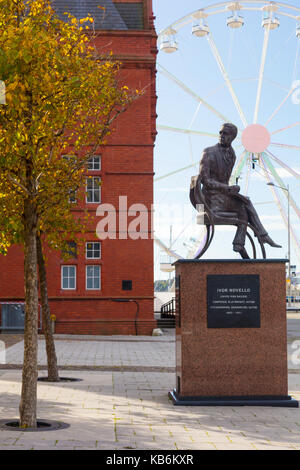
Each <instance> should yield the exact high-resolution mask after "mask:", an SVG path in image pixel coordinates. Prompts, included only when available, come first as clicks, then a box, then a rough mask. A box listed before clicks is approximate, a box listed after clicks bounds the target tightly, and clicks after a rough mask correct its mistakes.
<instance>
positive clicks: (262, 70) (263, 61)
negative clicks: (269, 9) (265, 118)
mask: <svg viewBox="0 0 300 470" xmlns="http://www.w3.org/2000/svg"><path fill="white" fill-rule="evenodd" d="M269 38H270V25H269V27H268V28H267V29H266V30H265V33H264V42H263V50H262V56H261V63H260V71H259V79H258V87H257V95H256V103H255V110H254V117H253V123H254V124H257V119H258V112H259V106H260V101H261V92H262V85H263V79H264V74H265V65H266V59H267V52H268V45H269Z"/></svg>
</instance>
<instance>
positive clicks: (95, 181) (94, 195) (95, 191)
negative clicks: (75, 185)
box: [86, 177, 101, 203]
mask: <svg viewBox="0 0 300 470" xmlns="http://www.w3.org/2000/svg"><path fill="white" fill-rule="evenodd" d="M100 184H101V179H100V178H98V177H93V178H88V179H87V181H86V192H87V195H86V202H88V203H92V202H94V203H95V202H100V200H101V188H100Z"/></svg>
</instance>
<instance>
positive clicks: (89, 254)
mask: <svg viewBox="0 0 300 470" xmlns="http://www.w3.org/2000/svg"><path fill="white" fill-rule="evenodd" d="M86 258H87V259H100V258H101V244H100V242H88V243H87V244H86Z"/></svg>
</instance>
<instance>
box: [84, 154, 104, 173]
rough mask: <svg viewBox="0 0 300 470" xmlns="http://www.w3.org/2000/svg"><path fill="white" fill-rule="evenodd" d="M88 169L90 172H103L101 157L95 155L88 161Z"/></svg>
mask: <svg viewBox="0 0 300 470" xmlns="http://www.w3.org/2000/svg"><path fill="white" fill-rule="evenodd" d="M87 169H88V170H89V171H100V170H101V156H100V155H94V156H93V157H91V158H89V159H88V164H87Z"/></svg>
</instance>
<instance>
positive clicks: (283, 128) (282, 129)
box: [271, 121, 300, 135]
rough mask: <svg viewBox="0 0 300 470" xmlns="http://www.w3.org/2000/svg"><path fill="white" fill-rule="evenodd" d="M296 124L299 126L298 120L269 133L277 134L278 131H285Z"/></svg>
mask: <svg viewBox="0 0 300 470" xmlns="http://www.w3.org/2000/svg"><path fill="white" fill-rule="evenodd" d="M297 126H300V121H298V122H294V123H293V124H290V125H289V126H286V127H282V128H281V129H278V130H277V131H274V132H272V133H271V135H274V134H279V133H280V132H284V131H287V130H288V129H292V128H293V127H297Z"/></svg>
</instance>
